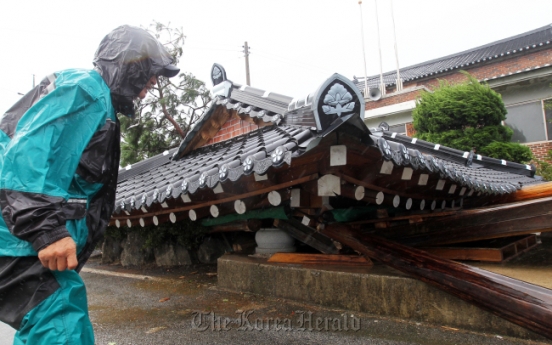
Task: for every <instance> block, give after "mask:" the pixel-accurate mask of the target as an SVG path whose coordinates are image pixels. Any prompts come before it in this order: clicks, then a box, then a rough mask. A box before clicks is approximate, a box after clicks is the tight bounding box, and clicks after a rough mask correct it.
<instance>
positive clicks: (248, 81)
mask: <svg viewBox="0 0 552 345" xmlns="http://www.w3.org/2000/svg"><path fill="white" fill-rule="evenodd" d="M243 52H244V54H245V80H246V84H247V86H251V80H250V79H249V46H248V45H247V41H246V42H245V45H244V46H243Z"/></svg>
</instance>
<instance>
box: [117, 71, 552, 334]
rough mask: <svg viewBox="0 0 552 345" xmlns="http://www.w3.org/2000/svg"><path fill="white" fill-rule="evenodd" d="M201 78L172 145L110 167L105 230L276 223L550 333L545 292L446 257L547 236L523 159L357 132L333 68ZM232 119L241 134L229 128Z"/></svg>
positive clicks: (548, 202)
mask: <svg viewBox="0 0 552 345" xmlns="http://www.w3.org/2000/svg"><path fill="white" fill-rule="evenodd" d="M211 77H212V81H213V84H214V88H213V95H214V99H213V101H212V103H211V106H210V108H209V110H208V111H207V112H206V113H205V114H204V116H203V117H202V119H201V120H200V121H199V122H198V123H197V124H196V125H195V127H194V128H193V129H192V130H191V131H190V132H189V133H188V135H187V136H186V138H185V139H184V140H183V142H182V144H181V146H180V147H179V148H177V149H174V150H171V151H170V152H166V153H164V154H161V155H158V156H156V157H153V158H150V159H148V160H145V161H143V162H139V163H137V164H135V165H134V166H132V167H131V168H130V169H127V170H125V171H121V172H120V173H119V182H118V188H117V199H116V209H115V212H114V214H113V216H112V221H111V225H115V226H117V227H120V226H128V227H133V226H146V225H151V224H154V225H158V224H161V223H170V222H172V223H176V222H179V221H181V220H183V219H191V220H194V221H198V222H201V224H202V225H204V226H210V227H213V229H215V230H216V229H217V228H219V229H222V228H224V229H225V230H228V229H231V230H235V231H239V230H243V231H257V230H259V229H260V228H270V227H277V228H279V229H281V230H283V231H285V232H287V233H288V234H290V235H291V236H292V237H294V238H296V239H297V240H299V241H301V242H303V243H305V244H307V245H309V246H310V247H312V248H314V249H316V251H319V252H320V253H323V254H351V253H353V254H354V253H361V254H362V255H364V256H365V257H366V258H371V259H374V260H377V261H380V262H382V263H384V264H386V265H388V266H390V267H393V268H395V269H397V270H399V271H402V272H405V273H407V274H408V275H410V276H412V277H414V278H417V279H420V280H422V281H424V282H426V283H428V284H430V285H433V286H435V287H438V288H440V289H442V290H444V291H446V292H449V293H451V294H453V295H455V296H457V297H459V298H461V299H464V300H466V301H468V302H471V303H473V304H475V305H477V306H479V307H481V308H483V309H485V310H488V311H490V312H492V313H494V314H496V315H499V316H501V317H503V318H505V319H506V320H509V321H511V322H513V323H515V324H518V325H520V326H522V327H525V328H527V329H530V330H532V331H534V332H536V333H539V334H541V335H543V336H545V337H548V338H550V339H552V291H550V290H548V289H545V288H542V287H539V286H535V285H531V284H528V283H525V282H522V281H518V280H515V279H512V278H508V277H505V276H502V275H498V274H495V273H491V272H488V271H484V270H481V269H475V268H473V267H470V266H468V265H465V264H461V263H458V262H455V261H451V260H449V259H450V258H452V259H464V260H466V259H476V260H483V259H484V257H481V256H480V255H481V254H478V252H477V251H471V252H470V251H468V250H464V251H462V250H458V246H459V244H466V243H467V244H468V246H469V243H474V242H475V241H489V240H493V239H506V240H503V241H506V242H505V243H509V242H508V240H509V239H512V243H513V248H514V249H513V252H514V253H513V254H512V253H502V255H515V254H516V253H517V252H520V251H523V250H526V249H528V248H529V247H531V246H532V245H533V244H534V235H533V234H534V233H535V232H543V231H552V222H551V220H552V211H551V206H552V184H551V183H546V182H543V181H542V179H541V178H539V177H538V176H535V168H534V167H533V166H530V165H523V164H518V163H513V162H508V161H505V160H500V159H494V158H489V157H484V156H480V155H478V154H476V153H474V152H462V151H459V150H456V149H452V148H448V147H444V146H440V145H439V144H436V143H429V142H425V141H422V140H417V139H415V138H410V137H407V136H404V135H400V134H397V133H393V132H390V131H388V127H387V126H386V125H385V124H384V123H382V124H381V125H380V127H379V128H367V127H366V125H365V124H364V122H363V118H364V108H365V104H364V98H363V96H362V94H361V93H360V92H359V90H358V88H357V87H356V86H355V85H354V84H353V83H352V82H351V81H350V80H348V79H347V78H345V77H343V76H341V75H338V74H334V75H333V76H331V77H330V78H329V79H328V80H326V81H325V82H324V83H322V85H320V86H319V87H318V88H317V89H316V90H315V91H314V92H313V93H311V94H310V95H308V96H307V97H305V98H303V99H292V98H290V97H286V96H283V95H280V94H276V93H272V92H267V91H263V90H259V89H255V88H251V87H248V86H243V85H239V84H236V83H233V82H232V81H230V80H228V79H227V78H226V72H225V71H224V68H223V67H222V66H220V65H218V64H215V65H214V66H213V68H212V73H211ZM232 121H234V122H236V121H237V122H238V123H239V124H240V127H239V129H238V133H239V135H234V136H231V135H230V134H229V133H227V132H228V124H229V123H231V122H232ZM241 133H243V134H241ZM514 236H516V237H514ZM478 243H484V242H478ZM460 247H462V246H460ZM510 247H511V246H510ZM432 253H433V254H432ZM485 255H487V257H488V256H489V253H488V252H487V253H486V254H484V256H485ZM447 258H448V259H447ZM499 260H500V259H499Z"/></svg>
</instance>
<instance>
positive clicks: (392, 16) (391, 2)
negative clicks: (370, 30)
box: [389, 0, 403, 91]
mask: <svg viewBox="0 0 552 345" xmlns="http://www.w3.org/2000/svg"><path fill="white" fill-rule="evenodd" d="M389 3H390V4H391V20H392V21H393V38H394V39H395V60H396V62H397V91H401V90H402V88H403V83H402V79H401V74H400V72H399V49H398V48H397V32H396V30H395V14H394V12H393V0H390V1H389Z"/></svg>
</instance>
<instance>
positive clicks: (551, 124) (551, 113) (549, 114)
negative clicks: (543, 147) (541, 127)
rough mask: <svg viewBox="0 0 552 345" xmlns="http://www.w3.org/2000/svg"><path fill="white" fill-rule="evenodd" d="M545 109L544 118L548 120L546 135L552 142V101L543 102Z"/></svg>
mask: <svg viewBox="0 0 552 345" xmlns="http://www.w3.org/2000/svg"><path fill="white" fill-rule="evenodd" d="M542 103H543V107H544V118H545V120H546V134H547V135H548V138H547V139H548V140H552V99H545V100H544V101H542Z"/></svg>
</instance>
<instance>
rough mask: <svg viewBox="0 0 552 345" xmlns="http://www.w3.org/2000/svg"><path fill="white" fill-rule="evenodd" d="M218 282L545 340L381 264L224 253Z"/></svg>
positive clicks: (240, 288) (250, 290)
mask: <svg viewBox="0 0 552 345" xmlns="http://www.w3.org/2000/svg"><path fill="white" fill-rule="evenodd" d="M218 285H219V287H221V288H224V289H229V290H233V291H238V292H247V293H253V294H259V295H265V296H272V297H277V298H286V299H291V300H296V301H301V302H306V303H313V304H318V305H322V306H325V307H332V308H339V309H345V310H350V311H359V312H365V313H368V314H371V315H377V316H381V317H390V318H400V319H405V320H408V321H414V322H425V323H431V324H436V325H443V326H448V327H454V328H462V329H466V330H472V331H478V332H485V333H491V334H500V335H506V336H512V337H518V338H523V339H532V340H545V339H544V338H543V337H541V336H539V335H537V334H535V333H533V332H531V331H528V330H526V329H524V328H522V327H519V326H517V325H515V324H513V323H510V322H508V321H506V320H504V319H502V318H500V317H498V316H495V315H493V314H491V313H489V312H486V311H484V310H481V309H479V308H478V307H475V306H473V305H471V304H469V303H467V302H464V301H463V300H461V299H459V298H457V297H454V296H452V295H449V294H448V293H445V292H443V291H441V290H438V289H436V288H434V287H432V286H429V285H427V284H425V283H423V282H421V281H418V280H415V279H412V278H409V277H407V276H405V275H404V274H402V273H400V272H398V271H395V270H393V269H391V268H387V267H385V266H381V265H377V264H376V265H374V266H373V267H372V268H351V267H335V266H333V267H327V266H326V267H318V266H312V265H309V266H307V265H303V266H302V265H297V264H275V263H267V262H266V259H262V258H253V257H247V256H238V255H224V256H223V257H221V258H219V259H218Z"/></svg>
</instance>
